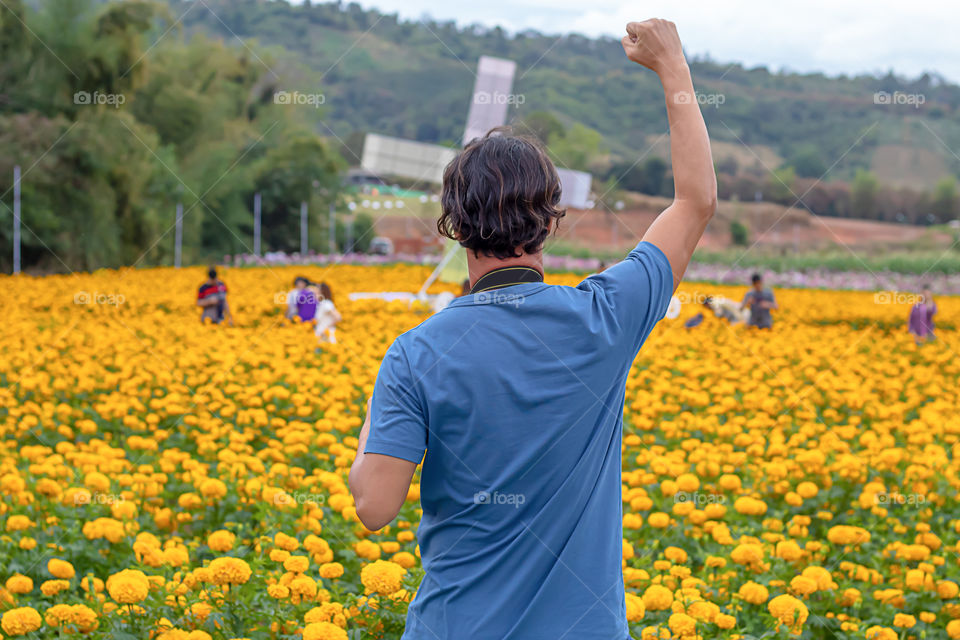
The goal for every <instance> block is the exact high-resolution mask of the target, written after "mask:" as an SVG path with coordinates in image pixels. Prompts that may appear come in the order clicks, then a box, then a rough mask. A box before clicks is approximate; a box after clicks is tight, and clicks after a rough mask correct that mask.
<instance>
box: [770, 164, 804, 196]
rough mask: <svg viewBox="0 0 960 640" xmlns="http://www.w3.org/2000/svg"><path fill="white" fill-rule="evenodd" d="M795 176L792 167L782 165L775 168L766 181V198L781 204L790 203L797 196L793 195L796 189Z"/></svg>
mask: <svg viewBox="0 0 960 640" xmlns="http://www.w3.org/2000/svg"><path fill="white" fill-rule="evenodd" d="M796 179H797V176H796V172H795V171H794V170H793V167H782V168H780V169H777V170H776V171H774V172H773V173H772V174H770V178H769V180H768V181H767V188H766V190H765V194H764V195H765V196H766V198H767V199H768V200H772V201H773V202H779V203H781V204H792V203H793V202H794V201H795V200H796V199H797V196H795V195H794V193H795V192H796V189H795V188H794V183H795V182H796Z"/></svg>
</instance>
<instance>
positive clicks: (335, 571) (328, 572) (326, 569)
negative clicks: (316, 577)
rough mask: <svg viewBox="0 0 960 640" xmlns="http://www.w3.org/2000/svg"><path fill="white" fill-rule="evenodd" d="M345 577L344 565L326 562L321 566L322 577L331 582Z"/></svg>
mask: <svg viewBox="0 0 960 640" xmlns="http://www.w3.org/2000/svg"><path fill="white" fill-rule="evenodd" d="M342 575H343V565H342V564H340V563H339V562H326V563H324V564H322V565H320V577H321V578H328V579H330V580H333V579H336V578H339V577H340V576H342Z"/></svg>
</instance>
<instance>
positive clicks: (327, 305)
mask: <svg viewBox="0 0 960 640" xmlns="http://www.w3.org/2000/svg"><path fill="white" fill-rule="evenodd" d="M316 287H317V293H318V294H319V295H318V296H317V313H316V316H314V317H315V318H316V320H317V327H316V329H315V332H316V334H317V339H318V340H320V342H329V343H330V344H336V343H337V323H338V322H340V321H341V320H343V316H341V315H340V312H339V311H337V307H336V306H334V304H333V291H331V290H330V285H328V284H327V283H326V282H321V283H320V284H319V285H316Z"/></svg>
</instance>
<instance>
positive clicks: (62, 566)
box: [47, 558, 77, 580]
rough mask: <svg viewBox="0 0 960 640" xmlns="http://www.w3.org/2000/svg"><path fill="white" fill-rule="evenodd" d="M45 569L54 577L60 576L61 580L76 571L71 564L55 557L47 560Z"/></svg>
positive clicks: (68, 577)
mask: <svg viewBox="0 0 960 640" xmlns="http://www.w3.org/2000/svg"><path fill="white" fill-rule="evenodd" d="M47 571H49V572H50V575H52V576H53V577H54V578H60V579H62V580H69V579H70V578H72V577H73V576H75V575H76V573H77V572H76V571H75V570H74V568H73V565H72V564H70V563H69V562H67V561H66V560H58V559H57V558H51V559H50V560H49V562H47Z"/></svg>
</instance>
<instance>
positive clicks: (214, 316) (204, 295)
mask: <svg viewBox="0 0 960 640" xmlns="http://www.w3.org/2000/svg"><path fill="white" fill-rule="evenodd" d="M197 306H198V307H200V308H202V309H203V313H202V314H201V315H200V321H201V322H207V321H210V322H212V323H213V324H220V323H221V322H223V320H224V318H226V319H227V321H228V322H229V323H230V326H233V314H232V313H230V305H228V304H227V285H225V284H224V283H223V282H222V281H221V280H218V279H217V269H216V267H210V269H208V270H207V280H206V281H205V282H204V283H203V284H201V285H200V289H199V290H198V291H197Z"/></svg>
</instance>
